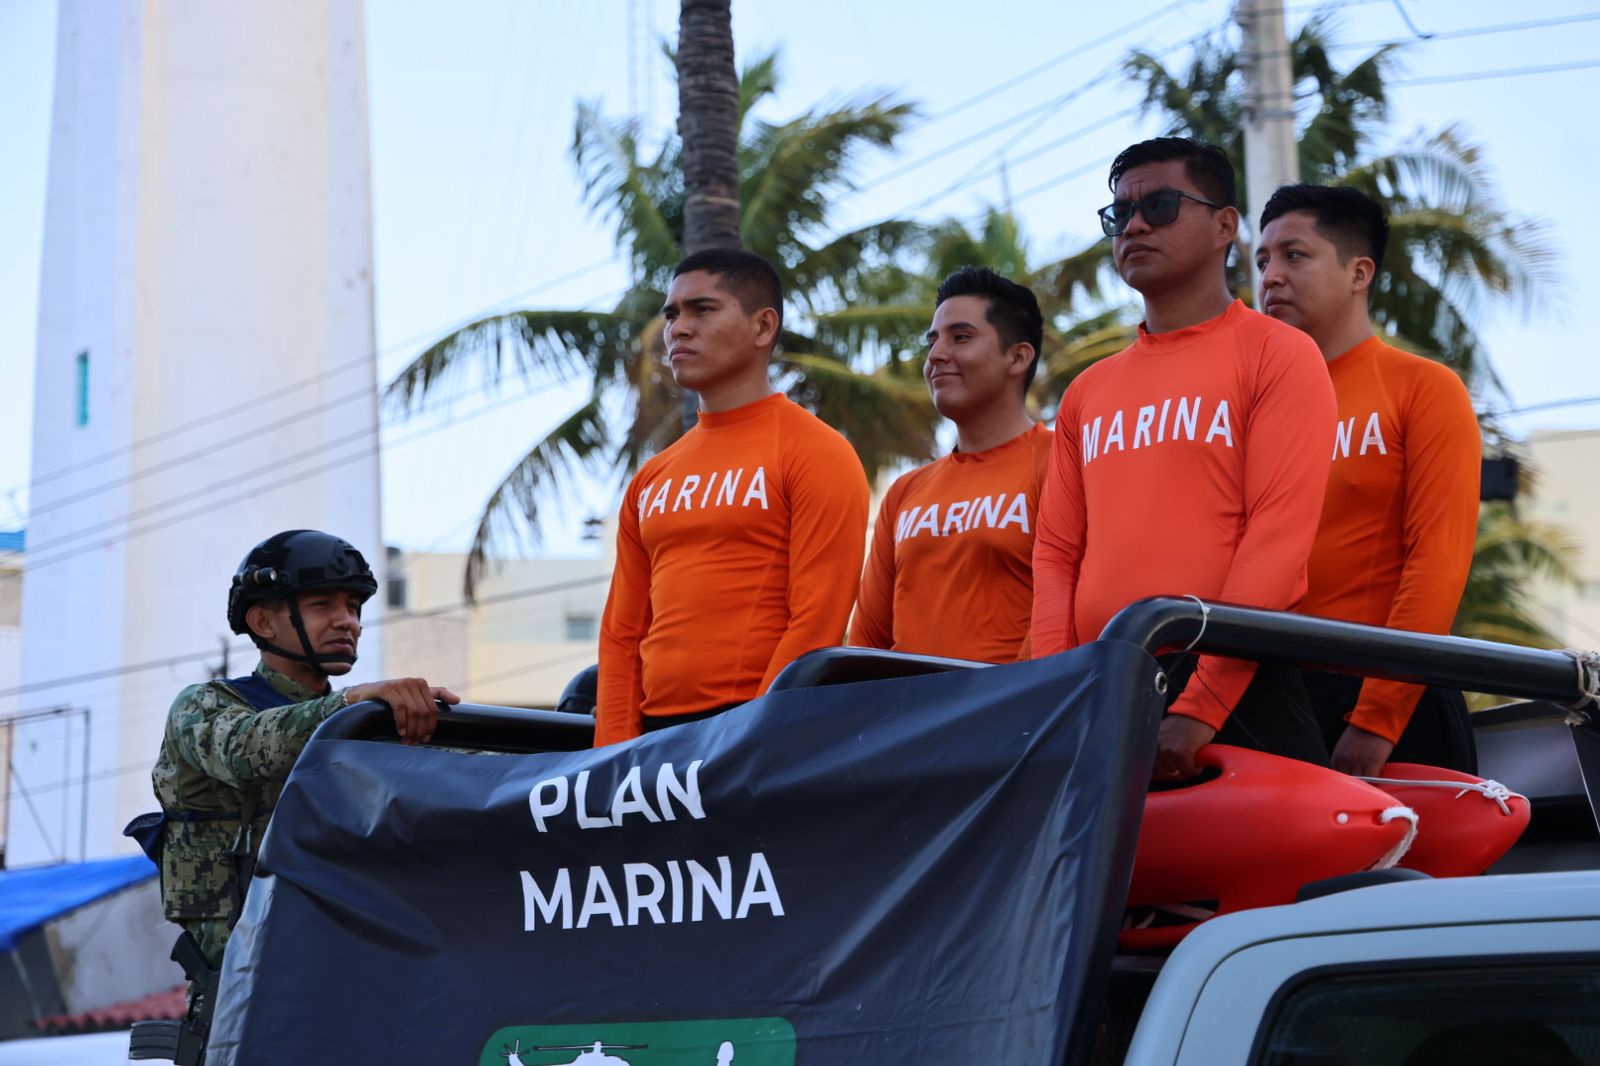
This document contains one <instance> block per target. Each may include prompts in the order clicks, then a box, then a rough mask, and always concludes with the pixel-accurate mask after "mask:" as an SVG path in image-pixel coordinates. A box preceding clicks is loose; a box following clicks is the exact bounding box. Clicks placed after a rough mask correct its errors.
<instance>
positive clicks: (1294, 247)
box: [1256, 185, 1483, 776]
mask: <svg viewBox="0 0 1600 1066" xmlns="http://www.w3.org/2000/svg"><path fill="white" fill-rule="evenodd" d="M1388 241H1389V222H1388V220H1387V219H1386V218H1385V217H1384V214H1383V208H1381V207H1380V206H1378V204H1376V203H1375V202H1373V201H1372V200H1371V199H1369V198H1368V197H1367V196H1365V195H1364V194H1363V193H1361V192H1359V191H1357V190H1355V189H1348V188H1328V187H1323V186H1316V185H1285V186H1284V187H1283V188H1281V189H1279V190H1278V191H1277V192H1275V193H1273V194H1272V198H1271V199H1269V200H1268V201H1267V205H1266V208H1265V209H1264V210H1263V211H1262V213H1261V242H1260V246H1259V247H1258V248H1257V250H1256V264H1257V266H1258V267H1259V268H1260V272H1261V297H1262V308H1263V310H1265V311H1266V313H1267V314H1268V315H1271V316H1272V317H1273V318H1276V319H1277V320H1278V321H1280V322H1287V323H1288V324H1289V325H1291V326H1296V327H1298V328H1299V329H1303V330H1305V331H1306V332H1307V333H1309V334H1310V335H1311V337H1312V339H1313V340H1315V341H1316V342H1317V347H1319V348H1321V349H1322V354H1323V356H1324V358H1326V359H1327V362H1328V370H1329V372H1330V373H1331V375H1332V377H1333V388H1334V392H1335V393H1336V394H1337V396H1338V401H1339V422H1338V427H1337V431H1336V433H1335V436H1334V443H1333V472H1332V473H1331V474H1330V475H1329V478H1328V495H1327V500H1326V502H1325V503H1324V504H1323V509H1322V525H1321V527H1320V528H1319V529H1318V531H1317V540H1316V546H1315V547H1314V548H1313V549H1312V551H1311V565H1310V587H1309V589H1308V590H1307V592H1306V598H1305V599H1304V600H1303V601H1301V604H1300V610H1301V611H1303V612H1305V613H1306V614H1315V615H1321V616H1323V617H1326V618H1340V619H1344V620H1345V621H1349V622H1362V623H1365V624H1367V625H1375V626H1389V627H1390V628H1393V629H1409V630H1413V631H1415V632H1419V633H1448V632H1449V631H1450V624H1451V623H1452V622H1453V621H1454V620H1455V616H1456V610H1457V608H1458V607H1460V605H1461V590H1462V589H1463V588H1464V587H1465V586H1466V581H1467V571H1468V570H1469V569H1471V566H1472V547H1473V542H1474V540H1475V539H1476V537H1477V531H1478V482H1479V475H1480V470H1481V460H1482V452H1483V445H1482V437H1481V435H1480V433H1479V430H1478V419H1477V416H1476V415H1475V414H1474V413H1473V410H1472V400H1471V398H1470V397H1469V396H1468V395H1467V390H1466V386H1464V385H1463V384H1462V383H1461V379H1460V378H1458V377H1456V375H1455V374H1454V373H1452V372H1451V371H1450V369H1449V368H1448V367H1445V366H1444V365H1442V364H1440V363H1436V362H1433V361H1432V360H1430V359H1423V358H1420V357H1419V356H1415V355H1410V354H1408V353H1406V352H1402V351H1400V350H1399V349H1398V348H1392V347H1390V346H1389V345H1387V344H1385V343H1384V342H1383V341H1381V340H1379V339H1378V338H1377V337H1374V336H1373V335H1372V323H1371V319H1370V318H1369V317H1368V299H1369V294H1370V293H1371V291H1372V289H1373V285H1374V282H1375V280H1376V278H1377V274H1378V271H1379V270H1380V269H1381V268H1382V266H1383V253H1384V249H1385V246H1386V245H1387V244H1388ZM1306 688H1307V689H1308V690H1309V691H1310V693H1311V702H1312V706H1313V707H1314V708H1315V709H1316V711H1317V716H1318V718H1319V719H1321V721H1322V726H1323V732H1324V736H1325V738H1326V740H1327V742H1328V743H1329V744H1330V745H1331V746H1332V748H1333V766H1334V769H1336V770H1342V771H1344V772H1346V773H1351V774H1362V775H1366V776H1372V775H1375V774H1377V773H1378V771H1379V770H1380V769H1381V768H1382V767H1383V764H1384V763H1385V762H1387V761H1389V760H1391V759H1392V760H1395V761H1398V762H1418V763H1426V764H1429V765H1433V766H1448V767H1450V768H1452V769H1456V770H1464V771H1467V772H1472V771H1474V770H1476V768H1477V761H1478V760H1477V750H1476V747H1475V746H1474V744H1473V739H1472V723H1471V722H1470V721H1469V720H1468V718H1467V705H1466V702H1465V701H1464V700H1463V699H1462V698H1461V693H1460V692H1457V691H1454V690H1451V689H1435V688H1430V689H1426V690H1425V689H1423V688H1422V687H1420V686H1418V685H1403V684H1400V683H1398V682H1394V681H1376V680H1369V681H1366V682H1365V683H1363V680H1362V679H1361V678H1359V677H1350V676H1347V675H1344V674H1329V673H1323V672H1321V671H1309V672H1308V673H1307V674H1306Z"/></svg>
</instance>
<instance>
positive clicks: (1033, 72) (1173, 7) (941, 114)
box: [919, 0, 1189, 128]
mask: <svg viewBox="0 0 1600 1066" xmlns="http://www.w3.org/2000/svg"><path fill="white" fill-rule="evenodd" d="M1188 3H1189V0H1174V2H1173V3H1170V4H1167V5H1166V6H1164V7H1160V8H1157V9H1156V10H1154V11H1152V12H1150V13H1149V14H1148V15H1142V16H1140V17H1139V18H1136V19H1134V20H1133V21H1132V22H1129V23H1127V24H1125V25H1123V26H1120V27H1118V28H1117V29H1114V30H1112V31H1110V32H1109V33H1105V34H1102V35H1100V36H1099V37H1096V38H1095V39H1094V40H1092V41H1086V42H1085V43H1083V44H1080V45H1076V46H1074V47H1072V48H1069V49H1067V50H1066V51H1065V52H1060V53H1058V54H1056V55H1054V56H1051V57H1050V58H1049V59H1047V60H1045V61H1044V62H1043V63H1040V64H1039V65H1038V66H1036V67H1030V68H1029V69H1027V70H1025V71H1023V72H1022V73H1021V74H1018V75H1017V76H1015V77H1013V78H1007V79H1006V80H1005V81H1003V82H1000V83H999V84H998V85H991V86H990V87H989V88H987V89H984V90H983V91H982V92H978V93H974V94H973V95H972V96H969V97H967V98H966V99H964V100H961V101H959V102H957V103H955V104H953V105H952V106H950V107H947V108H945V109H944V110H943V111H938V112H935V113H934V114H932V115H930V116H928V118H927V120H926V121H925V122H923V123H922V126H930V125H932V124H933V123H935V122H939V121H942V120H944V119H946V118H949V117H950V116H951V115H955V114H959V113H961V112H962V111H965V110H967V109H968V108H969V107H973V106H975V105H977V104H981V103H983V102H984V101H985V100H990V99H993V98H994V97H996V96H998V95H999V94H1001V93H1003V92H1005V91H1006V90H1008V89H1013V88H1015V87H1016V86H1018V85H1021V84H1022V83H1023V82H1025V81H1031V80H1032V79H1033V78H1036V77H1038V76H1039V75H1040V74H1043V73H1044V72H1045V71H1047V70H1053V69H1054V68H1056V67H1058V66H1060V65H1061V64H1062V63H1065V62H1066V61H1067V60H1069V59H1075V58H1077V57H1078V56H1080V55H1083V54H1084V53H1085V52H1090V51H1093V50H1094V49H1096V48H1098V47H1100V46H1101V45H1103V44H1109V43H1111V42H1112V41H1114V40H1116V39H1117V38H1119V37H1122V36H1125V35H1127V34H1129V33H1132V32H1133V31H1134V30H1136V29H1138V28H1139V27H1140V26H1143V25H1145V24H1147V23H1150V22H1153V21H1155V20H1156V19H1158V18H1160V17H1161V16H1163V15H1167V14H1170V13H1172V12H1174V11H1177V10H1178V9H1179V8H1182V7H1185V6H1187V5H1188ZM919 128H921V127H919Z"/></svg>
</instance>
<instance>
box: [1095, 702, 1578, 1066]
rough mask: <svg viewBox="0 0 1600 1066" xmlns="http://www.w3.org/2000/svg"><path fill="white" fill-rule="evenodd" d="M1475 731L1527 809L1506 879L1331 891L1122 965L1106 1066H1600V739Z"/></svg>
mask: <svg viewBox="0 0 1600 1066" xmlns="http://www.w3.org/2000/svg"><path fill="white" fill-rule="evenodd" d="M1477 724H1478V730H1477V733H1478V745H1479V761H1480V767H1479V769H1480V773H1481V774H1483V775H1484V776H1486V777H1491V778H1494V779H1496V780H1499V781H1501V782H1502V783H1505V784H1506V785H1508V786H1509V787H1511V788H1512V789H1514V790H1516V791H1519V792H1523V793H1525V794H1527V795H1528V796H1529V798H1530V799H1531V800H1532V804H1533V812H1534V817H1533V822H1532V824H1531V826H1530V829H1529V831H1528V833H1527V834H1526V836H1525V837H1524V840H1523V842H1522V843H1521V844H1520V845H1519V846H1518V847H1517V848H1516V849H1514V850H1513V851H1512V852H1511V853H1510V854H1508V855H1507V856H1506V857H1505V858H1504V859H1503V860H1501V862H1500V863H1499V864H1498V865H1497V867H1496V868H1495V869H1496V871H1508V872H1492V873H1491V875H1489V876H1484V877H1472V878H1450V879H1444V880H1431V879H1426V878H1419V879H1415V880H1411V879H1407V880H1403V881H1395V882H1393V883H1371V884H1367V885H1365V886H1364V887H1343V889H1342V890H1340V888H1341V886H1340V885H1339V884H1338V883H1332V884H1329V885H1326V886H1323V887H1324V889H1332V890H1333V891H1330V892H1329V894H1327V895H1322V896H1319V897H1317V898H1311V899H1306V900H1304V901H1303V902H1298V903H1294V904H1291V905H1288V906H1282V907H1268V908H1263V909H1260V910H1253V911H1245V912H1241V913H1237V914H1231V915H1224V916H1222V917H1219V918H1216V919H1214V920H1213V921H1210V922H1207V923H1205V924H1204V925H1202V926H1200V927H1199V928H1198V929H1197V930H1195V932H1193V933H1192V934H1190V935H1189V937H1188V938H1187V939H1185V940H1184V941H1183V942H1182V943H1181V944H1180V945H1179V946H1178V947H1177V949H1176V950H1175V951H1173V953H1172V954H1171V956H1170V957H1169V958H1167V959H1166V960H1164V962H1163V961H1162V960H1160V959H1156V958H1134V957H1119V958H1118V959H1117V960H1116V961H1115V962H1114V964H1113V969H1112V978H1111V986H1110V989H1109V995H1108V1000H1109V1007H1108V1012H1107V1022H1106V1025H1105V1026H1104V1028H1103V1029H1102V1032H1101V1038H1100V1046H1099V1047H1097V1048H1096V1049H1095V1050H1096V1056H1097V1058H1098V1059H1099V1061H1102V1062H1122V1063H1125V1064H1126V1066H1246V1064H1250V1066H1446V1064H1448V1066H1476V1064H1484V1066H1489V1064H1494V1066H1578V1064H1580V1063H1581V1064H1585V1066H1589V1064H1600V833H1597V830H1596V820H1595V814H1594V811H1593V809H1592V807H1591V806H1590V802H1589V800H1590V795H1591V793H1590V789H1592V788H1597V787H1600V778H1595V777H1592V776H1590V777H1588V778H1586V777H1585V773H1584V770H1585V766H1584V763H1585V761H1586V760H1589V761H1591V762H1592V759H1593V755H1594V753H1595V749H1596V748H1597V747H1600V734H1597V733H1596V732H1595V731H1594V729H1593V727H1592V726H1586V725H1582V724H1578V725H1573V726H1569V725H1568V724H1567V723H1566V721H1565V715H1564V712H1563V711H1562V709H1561V708H1559V707H1555V706H1553V705H1550V704H1543V705H1541V704H1537V703H1535V704H1523V705H1517V706H1510V707H1505V708H1497V709H1495V710H1492V711H1486V712H1482V713H1481V714H1480V715H1479V716H1478V723H1477ZM1588 769H1589V770H1590V772H1591V774H1592V772H1593V770H1594V766H1593V765H1591V766H1589V767H1588ZM1597 798H1600V797H1597ZM1362 879H1363V878H1362V875H1357V876H1356V877H1353V878H1348V879H1342V880H1343V881H1344V884H1345V886H1351V885H1356V886H1359V885H1360V884H1361V881H1362ZM1366 879H1367V880H1369V881H1374V882H1377V881H1382V880H1384V878H1383V877H1381V876H1375V875H1369V876H1368V877H1367V878H1366Z"/></svg>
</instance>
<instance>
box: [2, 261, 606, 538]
mask: <svg viewBox="0 0 1600 1066" xmlns="http://www.w3.org/2000/svg"><path fill="white" fill-rule="evenodd" d="M614 262H615V258H614V257H610V258H606V259H602V260H598V261H596V262H593V263H590V264H588V265H587V266H582V267H579V268H577V269H576V270H573V271H570V272H568V273H566V274H563V275H561V276H560V277H556V278H550V279H548V280H546V281H542V282H539V283H538V284H537V285H534V286H532V287H530V288H528V289H524V290H523V291H521V292H518V293H513V294H512V295H510V296H507V297H504V298H502V299H500V300H498V301H496V302H495V303H492V304H489V305H487V306H485V307H482V308H479V309H478V310H477V311H474V312H472V313H471V314H470V315H467V316H466V317H464V318H460V319H457V320H455V321H454V322H451V323H443V324H441V325H438V326H436V327H434V328H432V329H429V330H427V331H426V332H423V333H418V334H414V335H412V336H410V337H407V338H404V339H402V340H398V341H394V342H392V343H390V344H386V345H384V346H383V347H381V348H375V349H373V350H372V351H371V352H369V353H367V354H365V355H362V356H360V357H358V358H356V359H352V360H350V361H348V362H345V363H339V364H336V365H334V366H332V367H328V368H327V369H325V370H321V371H319V372H317V373H316V374H313V375H311V376H310V377H305V378H301V379H299V380H296V381H291V382H288V383H287V384H284V385H282V386H280V387H278V388H276V389H273V390H272V391H270V392H266V393H262V394H261V395H259V396H255V397H252V398H251V399H249V400H246V401H243V402H241V403H238V404H234V405H233V406H231V407H226V408H223V409H222V410H219V411H211V412H208V413H207V414H204V415H201V416H199V417H198V418H193V419H190V420H189V421H187V422H182V423H179V424H178V425H176V426H171V427H169V428H167V429H163V430H158V431H157V432H155V433H152V434H151V435H149V436H147V437H141V438H140V439H138V440H136V441H131V442H129V443H127V444H122V445H118V446H117V447H115V448H112V449H111V450H109V451H106V452H102V453H100V454H98V455H93V456H89V457H88V458H86V459H81V460H78V461H77V462H73V463H69V464H67V465H66V466H62V467H57V468H56V469H55V470H52V471H50V472H48V473H45V474H40V475H39V476H38V477H37V478H32V479H30V480H29V481H26V482H23V483H21V484H17V485H13V486H12V487H11V488H9V489H3V490H0V495H4V494H6V493H11V492H19V491H21V490H23V489H27V488H29V487H30V486H38V485H43V484H46V483H48V482H51V481H56V480H58V479H60V478H63V477H66V476H68V475H70V474H75V473H78V472H79V471H82V470H85V469H88V468H89V467H92V466H96V465H98V464H100V463H103V462H106V461H108V460H111V459H116V458H120V457H121V456H124V455H128V454H130V453H132V452H135V451H138V450H139V449H142V448H146V447H149V446H150V445H152V444H160V443H161V442H162V441H166V440H171V439H172V438H174V437H178V436H182V435H183V434H185V433H188V432H189V431H191V430H194V429H199V428H200V427H202V426H208V425H213V424H215V423H217V422H220V421H223V420H225V419H229V418H233V417H234V416H236V415H241V414H244V413H246V412H249V411H255V410H259V409H261V408H262V407H263V405H265V404H269V403H271V402H273V401H274V400H280V399H283V398H284V397H286V396H290V395H293V394H294V393H296V392H299V391H300V390H302V389H305V388H309V387H310V386H312V385H316V384H319V383H321V382H323V381H327V380H328V379H330V378H332V377H335V376H337V375H339V374H342V373H344V372H345V371H347V370H353V369H356V368H358V367H363V366H366V365H368V364H369V363H370V362H371V361H372V360H375V359H376V358H377V357H378V356H380V355H384V354H386V353H388V352H392V351H396V350H398V349H400V348H407V347H410V346H412V345H414V344H420V343H421V342H423V341H425V340H429V339H431V338H434V337H437V336H438V335H439V334H440V333H443V332H446V331H454V330H459V329H462V328H464V327H466V326H470V325H472V324H473V323H474V322H477V321H480V320H481V319H483V318H484V317H485V316H487V315H490V314H493V313H494V311H495V310H496V309H497V308H500V307H504V306H505V305H507V304H512V303H517V302H520V301H522V300H525V299H526V298H527V297H529V296H533V295H535V294H537V293H540V292H544V291H546V290H548V289H552V288H556V287H558V286H560V285H564V284H566V283H567V282H569V281H575V280H577V279H578V278H580V277H583V276H585V275H588V274H592V273H594V272H595V271H596V270H599V269H600V268H601V267H605V266H610V265H611V264H612V263H614ZM381 389H382V386H377V385H373V386H368V387H365V388H363V389H362V390H361V391H359V392H356V393H352V394H350V395H349V396H347V397H345V400H344V401H338V402H348V401H349V400H354V399H357V398H360V397H362V396H370V395H375V394H376V393H377V392H379V391H381ZM315 413H320V411H313V412H301V413H300V417H310V416H311V414H315ZM210 450H214V446H212V445H208V446H207V448H205V449H196V450H195V451H194V452H191V453H188V454H189V456H190V457H191V458H192V457H193V456H194V455H197V454H206V453H207V452H208V451H210ZM30 511H31V508H30Z"/></svg>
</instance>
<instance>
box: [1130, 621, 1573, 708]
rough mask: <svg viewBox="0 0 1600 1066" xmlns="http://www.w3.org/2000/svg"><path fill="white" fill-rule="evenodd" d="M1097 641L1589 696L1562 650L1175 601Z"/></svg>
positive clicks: (1529, 694) (1453, 684) (1537, 696)
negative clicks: (1513, 645) (1586, 694)
mask: <svg viewBox="0 0 1600 1066" xmlns="http://www.w3.org/2000/svg"><path fill="white" fill-rule="evenodd" d="M1100 639H1101V640H1121V641H1126V642H1127V643H1129V644H1137V645H1138V646H1139V647H1141V648H1143V649H1145V650H1146V651H1148V652H1149V653H1150V654H1151V655H1160V654H1162V653H1163V652H1173V651H1185V650H1193V651H1198V652H1206V653H1209V654H1212V655H1225V656H1229V657H1231V658H1236V659H1250V660H1253V661H1255V662H1269V663H1290V664H1294V665H1299V666H1308V667H1312V668H1314V669H1321V670H1331V671H1333V672H1335V673H1341V674H1358V675H1360V676H1363V677H1379V678H1384V679H1387V680H1390V681H1409V682H1413V683H1415V684H1419V685H1440V686H1443V687H1446V688H1458V689H1466V690H1467V691H1470V692H1492V693H1497V694H1500V695H1505V696H1516V697H1518V698H1521V699H1529V700H1552V701H1555V702H1558V703H1575V702H1577V701H1578V700H1580V699H1582V698H1583V696H1584V695H1585V693H1584V692H1583V689H1582V686H1581V682H1580V675H1579V671H1578V666H1577V664H1576V663H1575V662H1574V661H1573V660H1572V658H1571V657H1570V656H1568V655H1565V654H1563V653H1562V652H1558V651H1543V650H1540V649H1538V648H1516V647H1512V646H1510V645H1507V644H1494V643H1491V642H1490V641H1486V640H1470V639H1468V638H1466V637H1442V636H1436V635H1433V634H1429V633H1408V632H1405V631H1403V630H1398V629H1384V628H1383V627H1381V626H1364V625H1357V624H1356V623H1354V622H1336V621H1334V620H1332V619H1329V618H1312V617H1310V616H1308V615H1300V614H1286V613H1283V612H1279V611H1263V610H1260V609H1258V608H1254V607H1234V606H1232V605H1230V604H1223V603H1202V602H1201V601H1199V600H1193V599H1179V598H1177V597H1174V596H1152V597H1150V598H1148V599H1143V600H1138V601H1136V602H1134V603H1130V604H1129V605H1128V606H1126V607H1124V608H1123V609H1122V610H1120V611H1118V612H1117V613H1116V615H1115V616H1114V617H1113V618H1112V619H1111V621H1109V622H1107V623H1106V627H1105V628H1104V629H1103V630H1101V631H1100Z"/></svg>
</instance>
